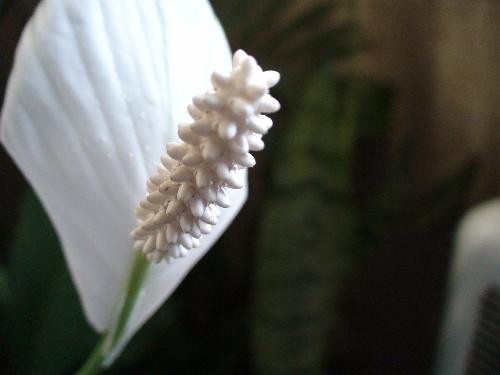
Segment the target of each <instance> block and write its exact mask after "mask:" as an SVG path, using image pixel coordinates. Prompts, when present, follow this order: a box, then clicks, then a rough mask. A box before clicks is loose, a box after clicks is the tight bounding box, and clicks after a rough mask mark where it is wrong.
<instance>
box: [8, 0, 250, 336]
mask: <svg viewBox="0 0 500 375" xmlns="http://www.w3.org/2000/svg"><path fill="white" fill-rule="evenodd" d="M230 69H231V54H230V50H229V47H228V44H227V41H226V38H225V35H224V33H223V30H222V29H221V26H220V24H219V22H218V20H217V19H216V17H215V16H214V14H213V11H212V9H211V7H210V5H209V3H208V1H207V0H189V1H181V0H86V1H82V0H44V1H42V2H41V3H40V5H39V6H38V8H37V9H36V12H35V14H34V15H33V17H32V18H31V20H30V21H29V23H28V25H27V26H26V28H25V30H24V32H23V35H22V38H21V41H20V43H19V45H18V49H17V53H16V57H15V64H14V68H13V70H12V72H11V75H10V78H9V83H8V88H7V92H6V99H5V102H4V106H3V110H2V114H1V129H0V130H1V141H2V143H3V145H4V146H5V148H6V149H7V151H8V152H9V154H10V155H11V156H12V158H13V159H14V160H15V162H16V163H17V165H18V166H19V168H20V169H21V170H22V172H23V173H24V175H25V176H26V178H27V179H28V180H29V182H30V183H31V184H32V186H33V187H34V189H35V191H36V192H37V194H38V196H39V197H40V198H41V201H42V203H43V205H44V207H45V209H46V210H47V212H48V214H49V216H50V218H51V220H52V223H53V224H54V226H55V228H56V230H57V233H58V235H59V238H60V240H61V243H62V246H63V249H64V255H65V258H66V261H67V263H68V265H69V268H70V271H71V275H72V278H73V281H74V283H75V285H76V288H77V290H78V293H79V296H80V299H81V302H82V304H83V309H84V312H85V315H86V317H87V319H88V321H89V322H90V323H91V325H92V326H93V327H94V328H95V329H96V330H97V331H99V332H103V331H105V330H106V329H108V328H109V325H110V324H111V319H112V316H113V313H114V309H115V308H116V306H115V305H116V304H117V303H118V302H119V301H120V300H121V299H122V298H121V297H120V294H121V293H122V288H123V285H124V281H125V279H126V278H127V273H128V270H129V267H130V264H131V262H132V259H133V257H134V254H135V253H134V251H133V249H132V241H131V239H130V237H129V232H130V231H131V230H132V229H133V228H134V227H135V225H136V218H135V214H134V209H135V206H136V204H137V202H138V201H139V200H140V199H141V198H142V197H143V196H144V195H145V194H146V186H145V182H146V180H147V177H148V176H149V175H150V174H151V173H152V172H153V171H154V168H155V165H156V163H157V161H158V160H159V158H160V155H161V154H162V152H163V151H164V147H165V144H166V143H167V142H169V141H174V140H177V139H178V137H177V125H178V124H179V123H180V122H184V121H187V120H189V116H188V114H187V112H186V103H189V102H190V100H191V97H192V95H193V94H194V93H197V92H200V91H202V90H205V89H206V87H209V84H210V75H211V73H212V72H213V71H214V70H218V71H229V70H230ZM242 181H243V184H244V186H243V188H242V189H240V190H232V191H231V192H230V193H229V195H230V199H231V201H232V206H231V207H230V208H228V209H226V210H224V212H222V213H221V217H220V219H219V223H218V224H217V226H215V227H214V229H213V231H212V232H211V233H210V234H208V235H207V236H206V237H205V238H204V240H203V243H202V244H201V245H200V247H199V248H198V249H197V250H196V252H193V254H191V256H189V257H186V258H183V259H178V260H177V261H176V262H174V263H172V264H170V265H169V264H166V263H162V264H160V265H157V266H155V267H150V270H149V272H148V274H147V275H146V279H145V284H144V288H143V290H142V291H141V294H140V297H139V298H140V301H139V303H138V304H137V306H138V307H137V310H136V311H134V314H132V317H131V320H130V321H129V324H128V325H127V328H126V329H127V332H126V333H125V338H124V340H125V341H126V340H127V338H129V337H130V336H131V335H132V334H133V333H134V332H135V331H136V330H137V329H139V327H140V326H141V325H142V324H143V323H144V322H145V321H146V320H147V319H148V318H149V317H150V316H151V315H152V314H153V313H154V312H155V311H156V310H157V309H158V308H159V307H160V306H161V304H162V303H163V302H164V301H165V300H166V299H167V298H168V297H169V296H170V294H171V293H172V292H173V291H174V289H175V288H176V287H177V285H178V284H179V283H180V282H181V280H182V279H183V278H184V276H185V275H186V274H187V272H188V271H189V270H190V269H191V268H192V267H193V266H194V265H195V264H196V262H197V261H198V260H199V259H200V258H201V257H202V256H203V255H204V254H205V253H206V251H208V249H209V248H210V247H211V246H212V244H213V243H214V242H215V241H216V240H217V238H218V237H219V236H220V235H221V234H222V233H223V232H224V230H225V229H226V227H227V226H228V225H229V223H230V222H231V221H232V219H233V218H234V217H235V215H236V214H237V212H238V211H239V210H240V208H241V207H242V205H243V203H244V201H245V199H246V196H247V190H246V186H247V185H246V178H245V176H243V180H242Z"/></svg>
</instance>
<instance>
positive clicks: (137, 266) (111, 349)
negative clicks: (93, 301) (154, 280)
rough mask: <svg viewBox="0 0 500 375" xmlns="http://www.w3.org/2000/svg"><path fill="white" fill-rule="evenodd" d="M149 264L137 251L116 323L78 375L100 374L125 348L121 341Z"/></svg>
mask: <svg viewBox="0 0 500 375" xmlns="http://www.w3.org/2000/svg"><path fill="white" fill-rule="evenodd" d="M148 266H149V262H148V261H147V259H146V257H145V256H144V254H142V253H139V252H138V253H136V254H135V257H134V262H133V264H132V268H131V270H130V272H129V275H128V280H127V284H126V286H125V289H124V293H123V300H122V301H121V302H120V305H119V307H118V309H117V313H116V315H115V316H116V318H115V320H114V324H113V325H112V326H111V330H109V331H108V332H107V333H106V334H105V335H104V336H102V338H101V340H100V341H99V343H98V344H97V346H96V347H95V349H94V351H93V352H92V353H91V354H90V356H89V357H88V359H87V360H86V361H85V363H84V364H83V366H82V367H81V368H80V370H78V372H77V373H76V374H77V375H93V374H98V373H99V372H100V371H101V370H102V369H103V368H104V367H108V366H110V365H111V364H112V363H113V361H114V360H115V359H116V358H117V357H118V355H119V354H120V352H121V350H123V349H124V346H125V345H124V344H125V343H122V342H121V341H122V339H123V334H124V333H125V332H126V328H127V324H128V321H129V318H130V315H131V314H132V311H133V310H134V308H135V306H136V303H137V300H138V297H139V294H140V292H141V290H142V284H143V281H144V277H145V276H146V273H147V270H148Z"/></svg>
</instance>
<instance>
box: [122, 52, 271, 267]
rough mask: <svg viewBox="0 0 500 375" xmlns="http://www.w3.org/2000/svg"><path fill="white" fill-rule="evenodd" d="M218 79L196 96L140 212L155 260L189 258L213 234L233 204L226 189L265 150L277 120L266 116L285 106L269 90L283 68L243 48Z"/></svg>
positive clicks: (239, 182) (139, 241)
mask: <svg viewBox="0 0 500 375" xmlns="http://www.w3.org/2000/svg"><path fill="white" fill-rule="evenodd" d="M211 78H212V84H213V89H212V90H210V91H208V92H206V93H205V94H203V95H199V96H195V97H194V98H193V103H192V104H190V105H189V106H188V112H189V114H190V116H191V117H192V119H193V122H191V123H184V124H180V125H179V138H180V139H181V141H182V142H178V143H173V142H172V143H169V144H168V145H167V151H166V153H165V154H164V155H163V156H162V157H161V163H160V164H159V165H158V168H157V174H155V175H153V176H152V177H151V178H150V179H149V180H148V183H147V187H148V191H149V194H148V195H147V196H146V198H145V199H144V200H143V201H141V202H140V204H139V206H138V207H137V209H136V214H137V216H138V218H139V219H140V224H139V225H138V227H137V228H136V229H135V230H134V231H133V232H132V237H133V238H134V239H135V240H136V241H135V248H136V249H137V250H140V251H143V252H144V253H146V254H147V257H148V259H150V260H152V261H154V262H156V263H158V262H159V261H161V260H162V259H166V260H167V261H171V260H172V259H174V258H181V257H184V256H186V255H187V254H188V252H189V250H190V249H192V248H196V247H198V246H199V244H200V240H201V241H202V240H203V239H202V236H203V235H204V234H208V233H210V232H211V230H212V226H214V225H216V224H217V221H218V219H219V216H220V214H221V211H220V208H222V209H224V208H228V207H230V206H231V200H230V198H229V197H228V194H227V189H241V188H242V187H243V186H244V178H245V176H244V174H243V173H242V172H243V171H244V170H245V169H246V168H249V167H253V166H254V165H255V159H254V157H253V156H252V154H251V153H250V152H251V151H260V150H262V149H263V148H264V143H263V141H262V135H264V134H265V133H266V132H267V131H268V130H269V128H270V127H271V126H272V120H271V119H270V118H269V117H267V116H265V115H263V113H272V112H276V111H277V110H279V108H280V105H279V103H278V101H277V100H276V99H274V98H273V97H272V96H270V95H269V88H271V87H273V86H274V85H275V84H276V83H278V81H279V78H280V76H279V73H277V72H275V71H263V70H262V68H261V67H260V66H259V65H258V64H257V62H256V61H255V59H254V58H253V57H252V56H248V55H247V54H246V53H245V52H243V51H242V50H239V51H237V52H236V53H235V54H234V56H233V69H232V71H231V72H230V73H229V74H228V75H225V74H222V73H219V72H214V73H213V74H212V77H211Z"/></svg>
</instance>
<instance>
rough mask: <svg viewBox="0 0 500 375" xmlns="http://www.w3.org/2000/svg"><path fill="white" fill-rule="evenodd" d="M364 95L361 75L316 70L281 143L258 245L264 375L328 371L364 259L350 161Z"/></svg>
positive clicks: (257, 329) (256, 345)
mask: <svg viewBox="0 0 500 375" xmlns="http://www.w3.org/2000/svg"><path fill="white" fill-rule="evenodd" d="M362 92H363V91H362V86H361V84H360V82H359V81H358V80H356V79H347V80H346V79H338V78H335V77H334V76H333V75H332V74H331V72H330V71H328V70H323V71H321V72H319V73H318V74H316V75H315V77H314V78H313V80H312V81H311V83H310V85H309V86H308V88H307V90H306V94H305V97H304V98H303V104H302V106H301V107H300V108H299V110H298V113H297V115H296V116H295V117H294V118H295V120H294V121H293V122H292V124H291V127H290V129H289V132H288V133H287V134H286V135H285V136H284V138H283V140H282V144H281V145H278V146H279V147H280V156H281V157H280V161H279V162H277V163H276V165H275V168H274V172H273V179H272V181H273V194H272V195H271V196H270V199H269V200H268V202H266V204H265V206H264V214H263V218H262V220H261V225H260V233H259V240H258V244H257V255H256V256H257V259H256V274H255V280H254V306H253V310H254V314H253V326H252V339H253V342H252V348H253V351H254V355H255V365H256V367H257V373H260V374H321V373H326V370H327V363H326V358H327V350H328V340H329V337H330V334H331V332H332V330H333V329H334V328H335V326H336V324H338V319H339V312H338V304H339V300H340V298H341V296H342V292H343V289H344V288H345V286H346V283H347V281H348V275H349V274H350V272H351V271H352V270H353V268H354V267H355V264H356V263H357V260H358V257H359V251H357V234H358V222H359V218H358V213H357V209H356V207H355V205H354V201H353V199H352V195H351V190H352V178H351V177H352V164H351V161H352V157H353V155H352V153H353V151H354V145H355V142H356V134H357V129H358V127H359V118H360V117H359V112H360V108H362V105H363V104H364V103H363V102H362V101H361V100H360V98H361V93H362Z"/></svg>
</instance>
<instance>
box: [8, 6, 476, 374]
mask: <svg viewBox="0 0 500 375" xmlns="http://www.w3.org/2000/svg"><path fill="white" fill-rule="evenodd" d="M35 4H36V1H21V2H12V1H11V2H8V1H7V2H6V3H4V2H0V14H1V15H0V31H2V30H3V31H4V32H3V33H2V32H0V48H1V50H0V52H1V53H0V56H1V58H2V60H1V61H0V77H1V79H2V82H1V87H2V88H3V87H4V85H5V79H6V77H7V72H8V70H9V69H10V64H11V59H12V53H13V46H14V45H15V41H16V40H17V38H18V35H19V32H20V30H21V27H22V25H23V24H24V23H25V21H26V19H27V17H28V15H29V14H30V12H31V10H32V9H33V7H34V5H35ZM213 5H214V7H215V8H216V11H217V13H218V14H219V15H220V17H221V21H222V23H223V24H224V26H225V28H226V30H227V32H228V36H229V39H230V42H231V45H232V46H233V47H234V48H244V49H245V50H247V51H248V52H250V53H252V54H254V55H255V56H258V57H259V61H261V63H262V66H264V67H266V68H272V69H276V70H279V71H280V72H281V73H282V75H283V81H282V83H280V85H279V86H278V87H277V90H276V93H277V96H278V98H279V99H280V101H281V102H282V106H283V110H282V111H281V112H280V113H279V114H278V115H277V116H276V118H275V123H276V126H275V128H273V131H272V132H271V133H270V134H269V135H267V140H266V141H267V148H266V150H265V152H263V153H261V154H260V155H258V157H257V158H258V160H257V161H258V163H257V167H256V168H255V169H254V170H252V172H251V196H250V199H249V202H248V203H247V205H246V206H245V208H244V210H243V212H242V214H241V215H240V216H239V217H238V219H237V220H236V221H235V223H234V224H233V225H232V226H231V228H230V230H229V231H228V232H227V233H226V234H225V235H224V236H223V238H222V239H221V240H220V241H219V242H218V244H217V245H216V246H215V247H214V249H213V250H212V251H211V252H210V253H209V254H208V255H207V256H206V257H205V258H204V260H203V261H202V262H201V263H200V264H199V265H197V266H196V268H195V269H194V270H193V272H192V273H191V274H190V276H189V277H188V279H187V280H186V281H185V282H184V283H183V284H182V285H181V287H180V288H179V289H178V290H177V291H176V292H175V294H174V295H173V297H172V298H171V299H169V301H168V302H167V303H166V304H165V305H164V306H163V307H162V308H161V310H160V311H159V312H158V313H157V314H156V315H155V316H154V317H153V319H151V320H150V321H149V322H148V323H147V324H146V326H145V327H144V328H143V330H142V331H141V332H140V333H139V334H138V335H137V336H136V337H135V338H134V340H133V341H132V342H131V344H130V345H129V347H128V348H127V349H126V351H125V352H124V354H123V356H122V357H121V358H120V359H119V361H118V362H117V363H116V365H115V366H114V367H113V369H111V370H110V371H109V373H117V374H119V373H124V372H126V373H141V374H156V373H163V372H165V371H168V372H170V373H173V374H197V373H200V374H207V373H209V374H245V373H257V374H293V373H297V374H305V373H307V374H323V373H339V374H381V373H383V374H402V373H404V374H422V373H426V372H427V371H428V370H429V369H430V366H431V363H432V356H433V350H434V349H433V347H434V342H435V339H436V335H437V331H438V327H439V313H440V308H441V306H442V303H443V285H444V280H445V275H446V267H447V262H448V259H449V253H450V247H451V245H450V242H451V237H452V232H453V228H454V227H455V224H456V221H457V219H458V217H459V216H460V214H461V213H462V212H463V210H464V208H465V207H466V205H467V204H468V203H467V199H466V198H467V194H468V191H469V189H470V186H471V184H472V183H473V182H474V178H475V175H476V172H477V169H478V162H477V161H476V160H470V161H469V160H468V161H467V162H466V163H464V164H463V165H461V166H460V167H459V168H457V169H456V170H449V171H448V173H447V174H446V176H445V177H444V178H443V179H441V180H438V181H437V182H436V183H433V184H432V186H431V187H430V188H428V189H425V190H421V191H419V190H416V189H415V188H414V186H413V184H412V179H411V177H412V176H413V169H414V168H415V165H416V164H418V160H419V159H418V158H419V153H418V148H417V147H416V144H417V138H418V137H417V134H416V131H415V130H414V129H410V131H408V132H406V133H405V134H404V137H403V142H401V144H400V146H399V147H398V148H397V149H396V152H394V151H393V150H391V147H390V140H391V137H392V135H393V134H394V128H393V121H392V119H393V114H394V107H395V102H396V101H397V98H398V93H397V92H396V91H395V90H394V88H393V87H391V86H389V85H387V84H386V83H381V82H374V81H373V80H372V79H369V78H367V77H366V76H364V75H360V74H348V73H346V71H345V70H342V69H339V65H340V63H343V62H344V61H346V60H348V59H349V58H351V57H352V56H353V55H357V54H359V53H360V52H361V51H363V50H365V49H366V48H369V46H368V45H367V44H366V43H365V42H364V41H363V35H362V32H361V31H360V30H359V27H358V26H357V25H358V23H357V20H356V18H355V14H356V7H355V3H354V2H352V3H351V2H338V1H333V0H326V1H311V2H309V1H308V2H302V1H291V0H275V1H269V0H254V1H249V0H240V1H233V2H227V1H223V0H215V1H213ZM7 31H8V32H7ZM342 72H343V73H342ZM0 162H1V167H0V173H1V175H2V176H1V177H2V182H3V181H9V183H8V184H2V185H3V186H2V187H1V190H0V192H1V193H2V197H3V198H2V205H3V206H2V208H3V213H2V227H1V233H0V234H1V236H0V244H1V246H2V248H1V253H0V256H1V258H0V261H1V268H0V313H1V323H2V324H1V327H0V328H1V332H2V335H1V341H0V354H1V357H2V359H5V360H4V361H2V363H1V364H0V366H1V370H2V372H4V373H16V374H31V373H37V374H65V373H71V372H72V371H73V370H74V369H76V368H77V367H78V365H79V364H80V363H81V361H82V360H83V359H84V357H85V356H86V354H87V353H88V352H89V351H90V348H91V347H92V345H93V344H94V343H95V342H96V340H97V338H96V336H95V334H94V333H93V332H92V331H91V330H90V328H89V327H88V326H87V324H86V323H85V321H84V320H83V317H82V314H81V311H80V306H79V303H78V298H77V296H76V293H75V291H74V288H73V286H72V285H71V282H70V277H69V275H68V271H67V269H66V266H65V264H64V259H63V256H62V253H61V251H60V248H59V245H58V241H57V237H56V235H55V233H54V231H53V229H52V228H51V225H50V223H49V221H48V220H47V218H46V216H45V214H44V212H43V208H42V207H41V206H40V204H39V202H38V201H37V199H36V197H35V196H34V195H33V193H32V192H31V191H30V190H29V189H28V188H27V187H26V184H25V182H24V181H23V180H22V178H21V177H20V176H19V174H18V172H16V170H15V168H14V167H13V166H12V164H11V163H10V162H9V160H8V158H7V157H6V156H5V155H4V154H3V155H2V156H1V160H0ZM242 239H244V241H243V240H242ZM47 275H50V277H47Z"/></svg>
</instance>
